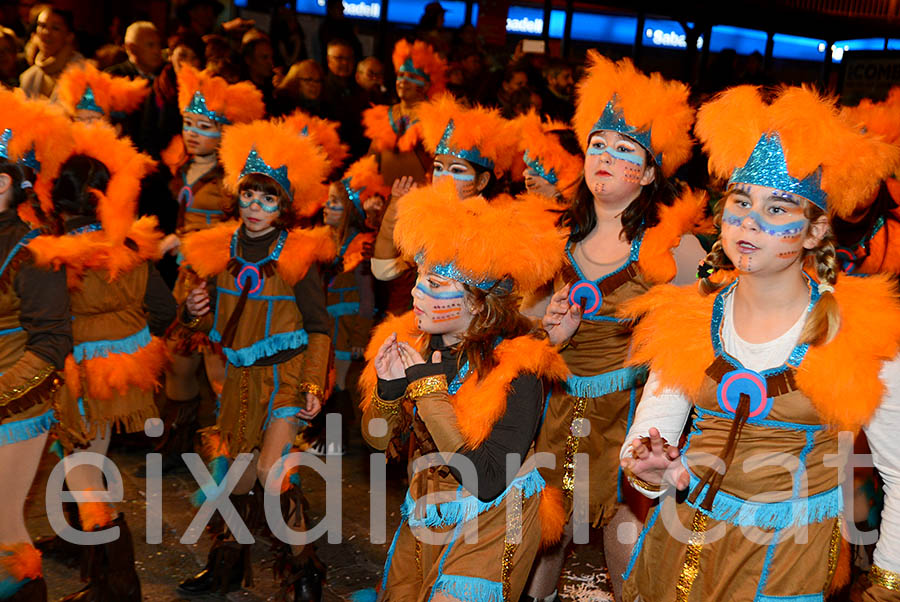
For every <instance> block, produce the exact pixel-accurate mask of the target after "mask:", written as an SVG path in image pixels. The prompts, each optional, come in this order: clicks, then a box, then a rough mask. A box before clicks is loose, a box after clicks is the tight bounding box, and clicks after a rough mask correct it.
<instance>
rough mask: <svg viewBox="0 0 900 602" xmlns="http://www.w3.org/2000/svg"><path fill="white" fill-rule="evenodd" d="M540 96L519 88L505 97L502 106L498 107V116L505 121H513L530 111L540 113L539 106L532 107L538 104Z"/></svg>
mask: <svg viewBox="0 0 900 602" xmlns="http://www.w3.org/2000/svg"><path fill="white" fill-rule="evenodd" d="M540 98H541V97H540V96H538V95H537V94H536V93H534V92H532V91H531V90H529V89H528V88H527V87H526V88H520V89H518V90H516V91H515V92H513V93H512V94H510V95H509V96H507V97H506V100H505V101H504V102H503V105H502V106H501V107H500V114H501V115H503V117H504V118H505V119H513V118H514V117H518V116H519V115H524V114H525V113H527V112H528V111H530V110H531V109H535V110H537V111H540V104H538V106H534V105H535V102H537V103H540Z"/></svg>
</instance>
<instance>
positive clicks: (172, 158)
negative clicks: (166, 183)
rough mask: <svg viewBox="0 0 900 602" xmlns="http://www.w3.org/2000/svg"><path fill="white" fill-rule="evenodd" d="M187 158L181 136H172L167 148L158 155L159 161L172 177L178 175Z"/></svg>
mask: <svg viewBox="0 0 900 602" xmlns="http://www.w3.org/2000/svg"><path fill="white" fill-rule="evenodd" d="M189 158H190V157H189V156H188V154H187V149H186V148H184V138H182V137H181V134H178V135H176V136H173V137H172V141H171V142H169V146H167V147H166V148H164V149H163V150H162V152H161V153H160V154H159V160H160V161H162V162H163V164H165V166H166V167H168V168H169V173H171V174H172V175H173V176H177V175H180V171H181V166H182V165H184V164H185V163H187V161H188V159H189Z"/></svg>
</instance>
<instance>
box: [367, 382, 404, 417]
mask: <svg viewBox="0 0 900 602" xmlns="http://www.w3.org/2000/svg"><path fill="white" fill-rule="evenodd" d="M402 401H403V397H398V398H397V399H395V400H393V401H388V400H387V399H382V398H381V396H380V395H379V394H378V385H375V389H374V390H373V391H372V405H373V406H375V409H377V410H378V411H379V412H381V413H382V414H384V415H385V416H396V415H397V414H399V413H400V402H402Z"/></svg>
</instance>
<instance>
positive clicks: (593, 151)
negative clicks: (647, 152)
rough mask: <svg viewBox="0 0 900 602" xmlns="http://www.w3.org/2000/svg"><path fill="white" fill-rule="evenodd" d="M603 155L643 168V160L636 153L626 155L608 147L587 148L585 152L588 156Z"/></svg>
mask: <svg viewBox="0 0 900 602" xmlns="http://www.w3.org/2000/svg"><path fill="white" fill-rule="evenodd" d="M603 153H609V155H610V156H611V157H613V158H615V159H621V160H622V161H628V162H629V163H634V164H635V165H637V166H638V167H643V166H644V160H643V159H641V158H640V157H639V156H638V155H637V154H636V153H626V152H622V151H617V150H613V149H611V148H609V147H607V148H596V147H593V146H589V147H588V150H587V154H589V155H602V154H603Z"/></svg>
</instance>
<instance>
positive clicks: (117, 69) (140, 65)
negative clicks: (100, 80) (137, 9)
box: [107, 21, 163, 81]
mask: <svg viewBox="0 0 900 602" xmlns="http://www.w3.org/2000/svg"><path fill="white" fill-rule="evenodd" d="M125 52H126V53H127V54H128V60H127V61H124V62H122V63H119V64H118V65H113V66H112V67H110V68H109V69H108V70H107V71H109V72H110V73H112V74H113V75H119V76H123V77H130V78H132V79H133V78H135V77H143V78H145V79H147V80H150V81H153V79H154V78H155V77H156V74H157V73H159V70H160V69H161V68H162V66H163V55H162V41H161V39H160V36H159V31H158V30H157V29H156V25H154V24H153V23H151V22H150V21H135V22H134V23H132V24H131V25H129V26H128V29H126V30H125Z"/></svg>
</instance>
